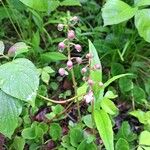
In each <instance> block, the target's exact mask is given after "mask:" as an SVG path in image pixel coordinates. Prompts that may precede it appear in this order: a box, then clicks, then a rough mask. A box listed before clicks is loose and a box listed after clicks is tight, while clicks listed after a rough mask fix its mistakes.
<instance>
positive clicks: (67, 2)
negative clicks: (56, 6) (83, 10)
mask: <svg viewBox="0 0 150 150" xmlns="http://www.w3.org/2000/svg"><path fill="white" fill-rule="evenodd" d="M61 6H81V4H80V1H79V0H64V1H62V2H61Z"/></svg>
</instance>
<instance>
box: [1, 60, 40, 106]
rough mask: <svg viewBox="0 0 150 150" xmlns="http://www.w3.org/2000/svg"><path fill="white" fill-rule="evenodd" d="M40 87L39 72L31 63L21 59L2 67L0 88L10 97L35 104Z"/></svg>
mask: <svg viewBox="0 0 150 150" xmlns="http://www.w3.org/2000/svg"><path fill="white" fill-rule="evenodd" d="M38 85H39V77H38V72H37V69H36V68H35V66H34V65H33V64H32V62H31V61H29V60H27V59H24V58H19V59H16V60H13V61H12V62H8V63H5V64H4V65H1V66H0V88H1V90H2V91H4V92H5V93H7V94H8V95H11V96H13V97H15V98H18V99H20V100H24V101H26V102H29V103H31V104H34V100H35V97H36V92H37V89H38Z"/></svg>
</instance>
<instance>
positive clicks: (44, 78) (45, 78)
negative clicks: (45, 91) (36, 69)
mask: <svg viewBox="0 0 150 150" xmlns="http://www.w3.org/2000/svg"><path fill="white" fill-rule="evenodd" d="M41 79H42V81H43V82H45V83H46V84H47V85H48V83H49V80H50V75H49V74H48V73H47V72H45V71H42V74H41Z"/></svg>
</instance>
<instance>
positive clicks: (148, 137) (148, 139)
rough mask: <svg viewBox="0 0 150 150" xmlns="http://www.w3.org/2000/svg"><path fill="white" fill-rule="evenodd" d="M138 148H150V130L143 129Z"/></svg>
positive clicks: (149, 149) (148, 149)
mask: <svg viewBox="0 0 150 150" xmlns="http://www.w3.org/2000/svg"><path fill="white" fill-rule="evenodd" d="M139 145H140V146H139V147H138V150H141V149H142V150H143V149H144V150H150V132H148V131H143V132H142V133H141V134H140V138H139Z"/></svg>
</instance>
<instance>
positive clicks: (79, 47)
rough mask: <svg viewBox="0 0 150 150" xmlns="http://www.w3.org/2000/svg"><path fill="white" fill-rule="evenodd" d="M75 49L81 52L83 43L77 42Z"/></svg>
mask: <svg viewBox="0 0 150 150" xmlns="http://www.w3.org/2000/svg"><path fill="white" fill-rule="evenodd" d="M75 49H76V50H77V52H81V50H82V47H81V45H79V44H76V45H75Z"/></svg>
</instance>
